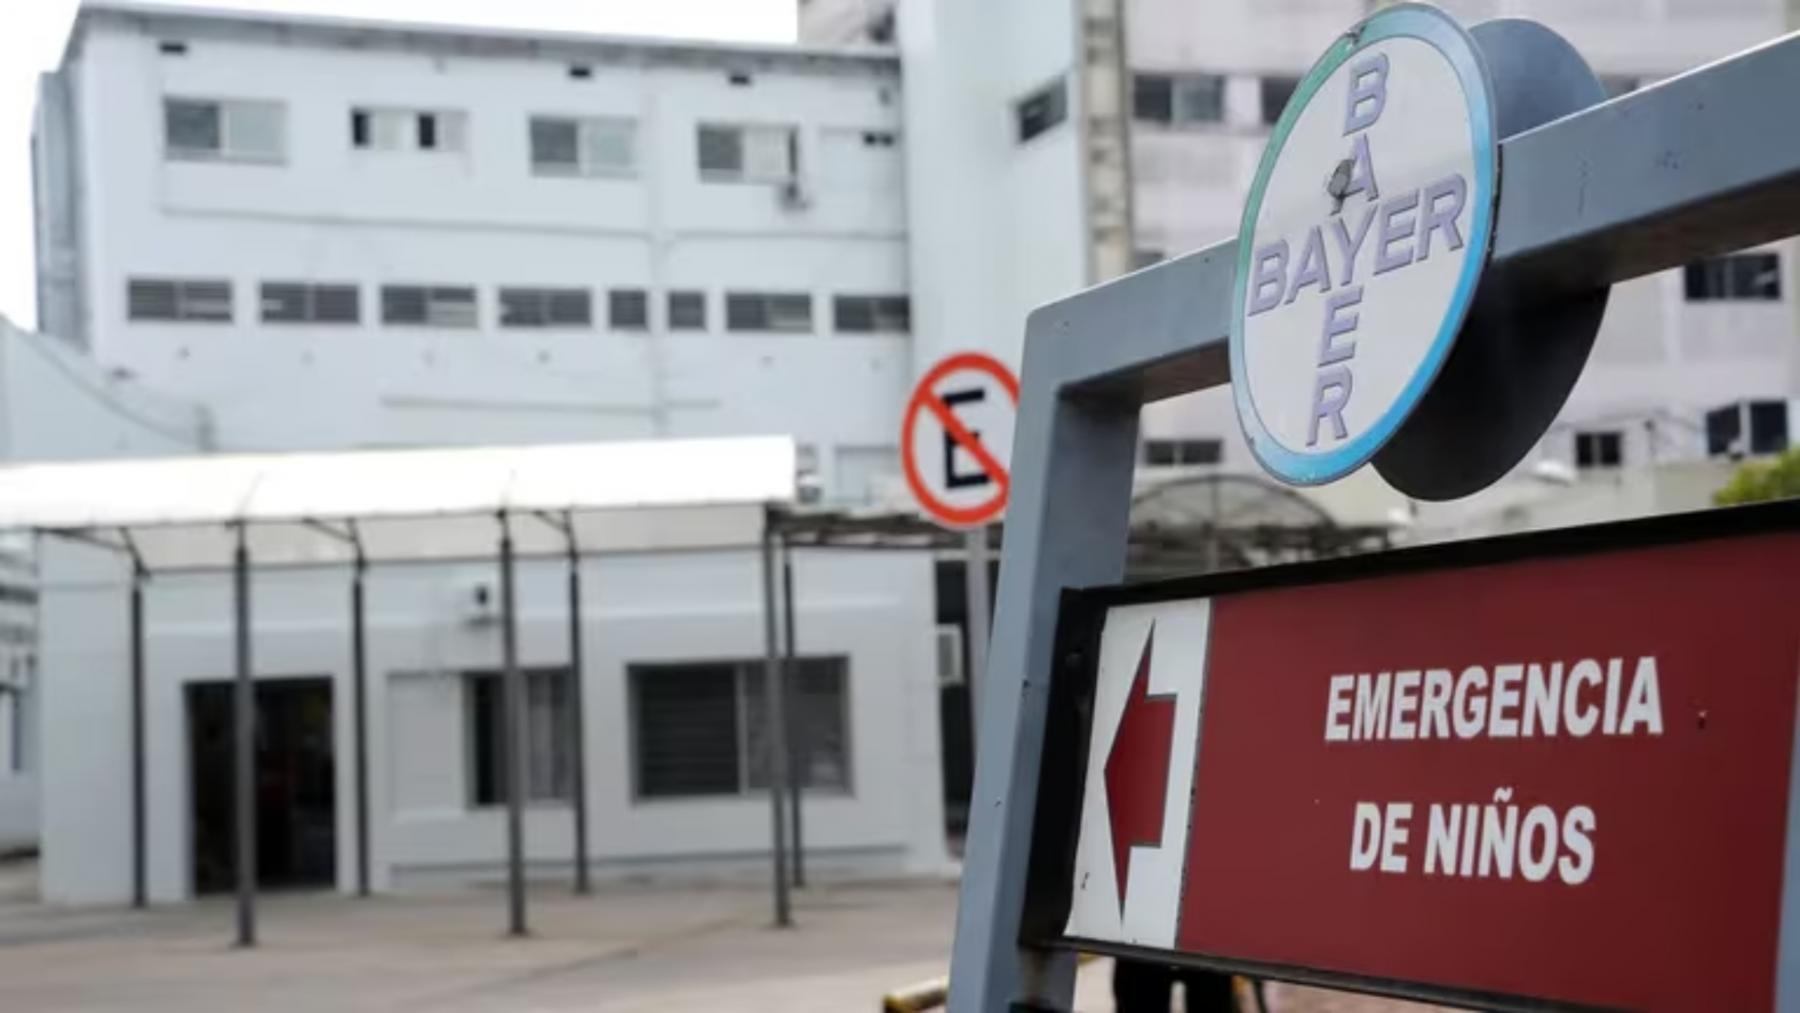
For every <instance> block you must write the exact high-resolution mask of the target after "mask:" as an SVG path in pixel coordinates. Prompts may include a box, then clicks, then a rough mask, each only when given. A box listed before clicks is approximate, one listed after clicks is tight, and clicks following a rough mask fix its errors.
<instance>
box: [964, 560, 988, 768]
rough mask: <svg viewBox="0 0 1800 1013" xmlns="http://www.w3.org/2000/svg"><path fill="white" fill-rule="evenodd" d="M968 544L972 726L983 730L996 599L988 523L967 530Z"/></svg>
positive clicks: (975, 733) (967, 580)
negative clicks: (985, 677)
mask: <svg viewBox="0 0 1800 1013" xmlns="http://www.w3.org/2000/svg"><path fill="white" fill-rule="evenodd" d="M963 538H964V544H965V545H966V546H967V553H968V554H967V556H966V557H965V560H964V564H963V567H964V570H965V573H964V575H963V577H964V581H965V586H966V587H967V597H968V623H969V627H968V628H969V642H968V645H967V646H968V651H969V727H970V728H971V729H972V730H973V734H974V735H976V736H979V735H980V734H981V690H982V687H983V686H984V685H985V682H984V681H983V678H982V676H983V674H984V673H985V672H986V671H987V652H988V611H989V605H990V602H991V601H992V598H991V593H990V591H989V589H988V525H986V524H983V525H981V526H980V527H977V528H970V529H969V530H968V531H966V532H964V534H963Z"/></svg>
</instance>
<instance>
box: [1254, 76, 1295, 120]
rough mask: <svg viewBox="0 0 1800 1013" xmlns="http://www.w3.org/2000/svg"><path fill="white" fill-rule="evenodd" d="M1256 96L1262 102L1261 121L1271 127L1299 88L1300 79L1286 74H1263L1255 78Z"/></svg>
mask: <svg viewBox="0 0 1800 1013" xmlns="http://www.w3.org/2000/svg"><path fill="white" fill-rule="evenodd" d="M1256 88H1257V98H1258V100H1259V101H1260V102H1261V103H1262V107H1261V108H1262V123H1263V125H1264V126H1268V127H1272V126H1274V125H1275V122H1276V121H1277V120H1279V119H1281V112H1282V110H1284V109H1286V108H1287V107H1288V103H1290V102H1292V101H1293V99H1294V92H1296V91H1298V90H1299V89H1300V79H1299V78H1297V77H1290V76H1288V75H1286V74H1264V75H1262V76H1261V77H1259V78H1257V79H1256Z"/></svg>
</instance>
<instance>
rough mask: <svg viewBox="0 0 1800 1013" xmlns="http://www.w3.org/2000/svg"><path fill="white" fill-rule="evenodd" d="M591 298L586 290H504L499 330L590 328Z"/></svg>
mask: <svg viewBox="0 0 1800 1013" xmlns="http://www.w3.org/2000/svg"><path fill="white" fill-rule="evenodd" d="M593 324H594V294H593V293H592V292H590V291H588V290H587V289H585V288H503V289H501V290H500V326H502V327H592V326H593Z"/></svg>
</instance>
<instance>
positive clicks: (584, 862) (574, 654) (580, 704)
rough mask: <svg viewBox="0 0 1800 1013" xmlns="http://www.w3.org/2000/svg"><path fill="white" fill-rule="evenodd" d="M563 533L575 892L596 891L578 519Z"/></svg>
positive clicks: (567, 518)
mask: <svg viewBox="0 0 1800 1013" xmlns="http://www.w3.org/2000/svg"><path fill="white" fill-rule="evenodd" d="M562 531H563V536H564V537H565V538H567V539H568V543H569V745H570V759H571V762H572V763H573V767H574V769H573V772H572V777H571V778H570V784H569V790H570V791H571V792H572V793H573V794H574V796H575V799H574V803H575V804H574V807H573V808H574V814H573V815H574V822H575V892H576V893H580V894H585V893H591V892H593V883H592V882H591V880H590V879H589V876H588V805H587V803H588V799H587V711H586V706H587V705H586V703H585V700H586V694H585V693H584V692H583V689H584V685H583V684H584V683H585V682H586V681H587V668H586V666H584V665H583V664H582V651H581V638H582V628H581V546H580V545H579V544H577V542H576V541H575V519H574V517H573V516H571V515H569V514H566V513H565V514H563V518H562Z"/></svg>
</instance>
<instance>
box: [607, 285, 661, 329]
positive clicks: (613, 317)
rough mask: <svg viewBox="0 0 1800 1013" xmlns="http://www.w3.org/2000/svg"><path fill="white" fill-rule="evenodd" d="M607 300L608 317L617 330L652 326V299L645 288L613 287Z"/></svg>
mask: <svg viewBox="0 0 1800 1013" xmlns="http://www.w3.org/2000/svg"><path fill="white" fill-rule="evenodd" d="M606 300H607V306H606V315H607V319H608V320H609V321H611V323H612V326H613V328H614V329H615V330H622V331H641V330H644V329H645V328H647V327H649V326H650V300H649V297H648V296H647V295H645V293H644V290H643V289H613V290H612V291H611V292H608V293H607V294H606Z"/></svg>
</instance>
